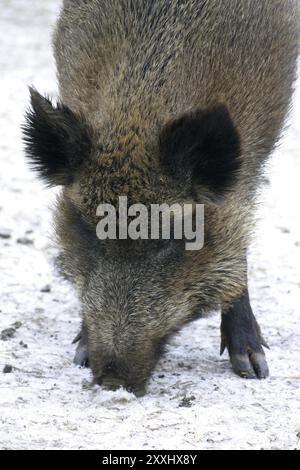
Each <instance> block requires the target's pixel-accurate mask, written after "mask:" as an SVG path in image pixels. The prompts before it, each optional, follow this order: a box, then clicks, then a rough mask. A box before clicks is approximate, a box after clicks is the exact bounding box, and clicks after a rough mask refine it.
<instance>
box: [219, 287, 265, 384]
mask: <svg viewBox="0 0 300 470" xmlns="http://www.w3.org/2000/svg"><path fill="white" fill-rule="evenodd" d="M221 335H222V343H221V355H222V354H223V353H224V351H225V349H226V348H227V349H228V352H229V356H230V360H231V364H232V367H233V370H234V372H235V373H236V374H237V375H239V376H241V377H243V378H246V379H253V378H255V377H257V378H259V379H265V378H267V377H268V375H269V368H268V364H267V361H266V357H265V353H264V351H263V348H262V346H265V347H266V348H268V345H267V344H266V342H265V341H264V339H263V337H262V335H261V331H260V327H259V325H258V323H257V321H256V318H255V316H254V314H253V312H252V308H251V305H250V300H249V293H248V288H246V291H245V292H244V294H243V295H242V296H241V297H240V298H239V299H238V300H236V301H235V302H234V303H233V304H232V306H231V307H230V308H229V309H227V310H224V309H223V310H222V324H221Z"/></svg>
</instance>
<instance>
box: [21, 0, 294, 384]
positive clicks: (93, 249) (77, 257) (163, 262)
mask: <svg viewBox="0 0 300 470" xmlns="http://www.w3.org/2000/svg"><path fill="white" fill-rule="evenodd" d="M298 3H299V2H298V0H242V1H241V0H197V1H196V0H182V1H179V0H155V1H150V0H118V1H117V0H89V1H85V0H65V1H64V5H63V8H62V11H61V15H60V18H59V21H58V24H57V28H56V31H55V35H54V50H55V58H56V62H57V71H58V80H59V87H60V100H61V104H58V105H57V106H54V105H52V104H51V102H50V101H49V100H48V99H46V98H43V97H42V96H41V95H39V94H38V92H37V91H35V90H32V91H31V97H32V108H31V110H30V111H29V112H28V114H27V124H26V126H25V140H26V143H27V151H28V156H29V158H30V160H31V162H32V163H33V165H34V166H35V167H36V168H37V170H38V171H39V173H40V174H41V176H42V177H43V178H45V179H46V181H47V183H48V184H51V185H63V190H62V193H61V196H60V198H59V201H58V204H57V208H56V232H57V237H58V240H59V244H60V247H61V257H60V261H61V262H60V264H61V270H62V272H63V273H64V275H65V276H66V277H67V278H68V279H70V280H71V281H72V282H73V283H74V284H75V285H76V287H77V290H78V293H79V296H80V299H81V304H82V315H83V330H82V334H81V342H80V347H81V354H82V351H84V354H83V356H82V357H84V360H88V362H89V365H90V367H91V368H92V371H93V374H94V377H95V380H96V381H98V382H99V383H101V382H102V383H103V384H104V385H107V386H108V387H110V388H114V387H115V386H119V385H124V386H125V387H127V388H129V389H132V390H134V391H135V392H136V393H141V391H142V390H143V389H144V387H145V384H146V382H147V380H148V378H149V376H150V374H151V371H152V370H153V367H154V366H155V364H156V361H157V359H158V357H159V355H160V353H161V350H162V346H163V344H164V343H165V341H166V340H167V338H168V337H169V336H170V335H171V334H173V333H174V332H176V331H177V330H178V329H179V328H180V327H181V326H182V325H183V324H185V323H186V322H188V321H190V320H192V319H193V318H195V312H201V313H202V314H205V313H206V312H208V311H210V310H212V309H215V308H218V307H220V306H222V308H223V310H224V309H225V310H226V309H227V310H228V311H230V309H231V305H233V303H234V302H235V301H236V300H237V299H239V298H240V297H241V298H243V299H244V300H243V302H247V296H244V297H242V296H243V292H244V291H245V289H246V288H247V264H246V252H247V247H248V244H249V239H250V233H251V229H252V225H253V223H252V220H253V213H254V209H255V195H256V192H257V189H258V187H259V186H260V182H261V179H262V178H261V175H262V172H263V166H264V163H265V161H266V159H267V157H268V156H269V155H270V153H271V151H272V150H273V148H274V145H275V144H276V142H277V141H278V139H279V137H280V134H281V130H282V128H283V125H284V123H285V118H286V115H287V112H288V110H289V105H290V101H291V96H292V88H293V82H294V79H295V74H296V63H297V57H298V52H299V49H298V48H299V5H298ZM122 195H123V196H124V195H126V196H127V197H128V201H129V203H136V202H138V203H144V204H146V205H149V204H154V203H160V204H161V203H169V204H170V203H174V202H180V203H184V202H191V201H193V202H196V203H200V204H201V203H203V204H205V244H204V247H203V249H202V250H199V251H190V252H189V251H186V250H185V249H184V242H183V241H178V240H170V242H169V243H167V244H166V243H160V242H159V241H156V242H154V241H141V240H139V241H136V242H134V241H125V240H123V241H122V240H116V241H113V240H111V241H105V242H104V241H100V240H98V238H97V236H96V223H97V217H96V209H97V206H98V205H99V204H100V203H112V204H117V201H118V197H119V196H122ZM245 299H246V300H245ZM240 305H242V304H239V307H238V309H239V311H240V310H241V311H242V310H243V309H242V308H241V307H240ZM236 312H237V309H236V310H235V314H236ZM249 312H250V311H249V309H248V313H249ZM249 315H250V313H249ZM249 318H250V316H249ZM249 322H250V320H249ZM250 323H251V322H250ZM225 326H226V325H225ZM83 362H84V361H83Z"/></svg>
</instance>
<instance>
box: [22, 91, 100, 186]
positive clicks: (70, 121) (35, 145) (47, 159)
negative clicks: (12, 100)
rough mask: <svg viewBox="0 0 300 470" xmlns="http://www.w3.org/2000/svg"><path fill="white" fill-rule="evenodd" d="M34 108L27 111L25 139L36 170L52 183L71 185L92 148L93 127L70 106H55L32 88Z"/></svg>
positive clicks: (49, 183) (32, 104)
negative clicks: (89, 127)
mask: <svg viewBox="0 0 300 470" xmlns="http://www.w3.org/2000/svg"><path fill="white" fill-rule="evenodd" d="M30 95H31V109H30V110H29V111H27V113H26V121H25V124H24V126H23V140H24V142H25V147H26V154H27V157H28V159H29V162H30V163H31V166H32V167H33V169H34V170H36V171H37V172H38V174H39V175H40V177H41V178H42V179H44V180H45V182H46V183H47V185H48V186H57V185H68V184H70V183H71V182H72V180H73V176H74V172H75V170H76V169H77V168H78V166H79V165H80V164H81V163H82V161H83V160H84V159H85V158H86V157H88V155H89V154H90V151H91V138H90V131H89V129H88V126H87V125H86V124H85V122H84V121H83V120H82V119H81V118H80V117H78V116H76V115H75V114H74V113H73V112H72V111H71V110H70V109H69V108H68V107H66V106H64V105H62V104H57V105H56V106H53V105H52V103H51V101H50V100H49V99H48V98H44V97H43V96H41V95H40V94H39V93H38V92H37V91H36V90H34V89H33V88H30Z"/></svg>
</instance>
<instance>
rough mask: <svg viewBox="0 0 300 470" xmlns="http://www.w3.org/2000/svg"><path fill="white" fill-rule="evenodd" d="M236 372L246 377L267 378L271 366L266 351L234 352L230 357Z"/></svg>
mask: <svg viewBox="0 0 300 470" xmlns="http://www.w3.org/2000/svg"><path fill="white" fill-rule="evenodd" d="M230 360H231V364H232V367H233V370H234V372H235V373H236V374H237V375H239V376H240V377H242V378H244V379H255V378H256V377H257V378H258V379H266V378H267V377H268V376H269V368H268V364H267V361H266V357H265V354H264V352H251V351H249V352H248V353H246V354H233V355H232V356H231V357H230Z"/></svg>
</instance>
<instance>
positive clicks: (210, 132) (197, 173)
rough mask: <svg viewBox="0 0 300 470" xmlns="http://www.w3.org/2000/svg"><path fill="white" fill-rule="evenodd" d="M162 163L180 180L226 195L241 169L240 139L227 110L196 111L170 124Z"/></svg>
mask: <svg viewBox="0 0 300 470" xmlns="http://www.w3.org/2000/svg"><path fill="white" fill-rule="evenodd" d="M160 152H161V159H162V164H163V166H164V167H165V168H166V170H167V171H168V172H169V174H172V176H174V177H175V178H177V179H182V178H186V177H187V176H190V177H191V178H192V183H193V184H195V185H197V184H200V185H204V186H207V187H208V188H209V189H210V190H212V191H214V192H215V193H216V194H217V195H222V194H223V193H224V192H225V191H226V190H228V189H230V188H231V187H232V185H233V184H234V182H235V180H236V177H237V173H238V170H239V168H240V139H239V135H238V132H237V130H236V129H235V126H234V124H233V122H232V119H231V117H230V115H229V112H228V110H227V107H226V106H225V105H216V106H214V107H213V108H210V109H208V110H196V111H192V112H190V113H187V114H184V115H183V116H181V117H179V118H178V119H175V120H173V121H171V122H169V123H167V124H166V125H165V126H164V128H163V130H162V132H161V135H160Z"/></svg>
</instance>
